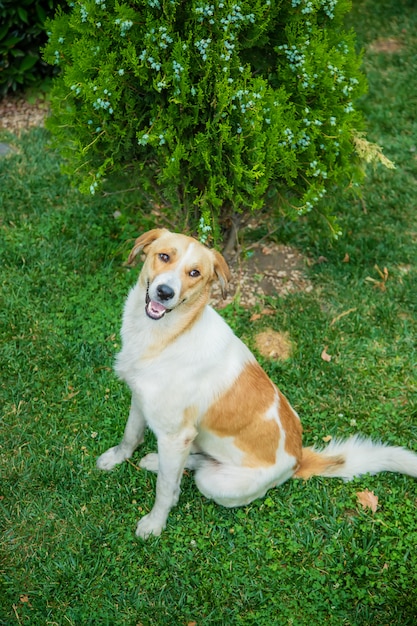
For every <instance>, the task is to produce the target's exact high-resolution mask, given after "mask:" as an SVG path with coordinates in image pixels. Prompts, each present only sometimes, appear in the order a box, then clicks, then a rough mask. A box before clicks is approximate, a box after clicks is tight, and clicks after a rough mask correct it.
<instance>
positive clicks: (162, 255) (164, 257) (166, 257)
mask: <svg viewBox="0 0 417 626" xmlns="http://www.w3.org/2000/svg"><path fill="white" fill-rule="evenodd" d="M158 257H159V258H160V260H161V261H162V262H163V263H168V261H169V254H165V252H160V253H159V254H158Z"/></svg>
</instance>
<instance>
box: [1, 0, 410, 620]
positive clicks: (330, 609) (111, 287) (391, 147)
mask: <svg viewBox="0 0 417 626" xmlns="http://www.w3.org/2000/svg"><path fill="white" fill-rule="evenodd" d="M354 5H355V6H354V12H353V14H352V17H351V19H352V23H353V24H354V26H355V28H356V29H357V32H358V39H359V42H360V44H361V45H362V46H364V48H365V57H364V68H365V70H366V72H367V75H368V78H369V82H370V89H369V94H368V95H367V96H366V98H364V99H363V101H362V102H361V106H362V107H363V109H364V111H365V112H366V116H367V119H368V126H369V132H368V135H369V139H370V140H371V141H375V142H377V143H378V144H380V145H382V146H383V147H384V152H385V154H386V155H387V156H388V157H389V158H390V159H392V160H393V161H395V163H396V166H397V167H396V170H386V169H383V168H378V169H376V170H375V171H370V172H369V175H368V178H367V181H366V184H365V185H364V188H363V197H362V199H361V200H352V199H349V200H348V199H346V198H343V197H342V195H341V196H340V199H337V198H336V202H337V205H338V213H339V221H340V224H341V226H342V228H343V231H344V236H343V237H341V238H340V239H339V240H338V241H336V242H329V241H326V240H324V239H323V238H320V237H319V236H318V235H317V232H316V231H315V230H314V229H313V228H312V227H311V226H309V225H308V224H304V223H298V224H294V225H286V226H285V227H284V226H283V227H282V228H281V230H280V231H279V238H280V240H281V241H285V242H286V243H290V244H291V245H295V246H297V247H298V249H299V250H300V251H301V252H303V253H304V254H305V255H306V256H308V258H309V259H311V264H310V265H309V267H308V268H307V269H306V271H307V272H308V274H309V278H310V280H311V281H312V282H313V284H314V289H313V290H312V291H311V292H309V293H298V294H292V295H289V296H287V297H286V298H271V299H270V300H269V301H268V306H270V307H273V308H274V309H275V311H276V314H275V315H274V316H267V317H265V316H260V317H259V319H257V320H256V321H250V318H251V316H252V314H253V310H245V309H243V308H241V307H240V306H238V305H237V304H232V305H229V306H228V307H227V308H226V309H224V310H223V311H222V315H224V316H225V318H226V319H227V321H228V322H229V323H230V324H231V325H232V327H233V328H234V329H235V331H236V332H237V333H238V334H239V335H240V336H242V337H243V339H244V340H245V341H246V342H247V343H248V345H250V346H251V347H254V335H255V333H256V332H258V331H259V330H262V329H263V328H264V327H266V326H272V327H273V328H274V329H275V330H279V331H286V332H288V334H289V337H290V339H291V342H292V344H293V352H292V356H291V358H290V359H288V360H287V361H285V362H278V361H274V360H268V359H260V360H261V362H262V365H263V366H264V367H265V369H266V370H267V372H268V374H269V375H270V376H271V377H272V378H273V379H274V380H275V381H276V382H277V383H278V384H279V386H280V387H281V389H282V391H283V392H284V393H285V394H286V395H287V396H288V398H289V399H290V400H291V402H292V404H293V405H294V407H295V408H296V409H297V410H298V412H299V413H300V415H301V417H302V421H303V425H304V431H305V435H304V436H305V442H306V444H311V443H315V442H316V443H320V442H321V441H322V439H323V438H327V437H328V436H335V435H342V436H348V435H350V434H353V433H355V432H361V433H364V434H366V435H368V436H371V437H374V438H376V439H379V438H380V439H382V440H384V441H386V442H389V443H391V444H395V445H404V446H406V447H409V448H411V449H414V450H416V451H417V369H416V368H417V341H416V337H417V288H416V287H417V245H416V244H417V211H416V204H417V116H416V107H417V82H416V80H415V68H416V66H417V9H416V6H415V4H414V2H411V1H407V0H378V1H377V0H354ZM0 141H8V142H9V143H12V144H13V146H14V147H15V151H13V152H12V153H10V154H9V155H8V156H6V157H1V158H0V190H1V191H0V203H1V205H0V206H1V222H0V224H1V240H0V246H1V265H0V277H1V285H2V306H1V311H0V316H1V321H2V344H1V350H2V352H1V358H2V378H1V397H2V403H1V404H2V420H1V422H0V428H1V435H0V452H1V456H0V469H1V484H0V510H1V517H0V521H1V526H2V538H1V540H0V541H1V588H0V624H1V625H4V626H6V625H7V626H9V625H14V624H19V625H20V624H22V625H24V624H29V625H47V624H50V625H59V626H65V625H67V624H68V625H73V626H80V625H82V626H87V625H109V626H139V625H143V626H154V625H155V626H159V625H163V626H171V625H172V626H176V625H179V626H182V625H184V626H186V625H190V624H195V625H196V626H205V625H209V624H210V625H225V626H227V625H234V624H236V625H239V624H245V625H254V626H255V625H257V626H259V625H260V626H264V625H265V626H271V625H277V626H281V625H282V626H285V625H290V624H291V625H294V626H311V625H312V624H326V625H331V626H340V625H344V626H347V625H350V626H362V625H363V626H365V625H368V624H377V625H378V626H388V625H392V626H405V625H410V626H411V625H412V624H415V623H416V620H417V598H416V595H415V589H416V585H417V550H416V546H417V530H416V515H417V482H416V480H415V479H412V478H408V477H405V476H399V475H394V474H380V475H378V476H375V477H369V476H366V477H362V478H360V479H355V480H354V481H352V482H350V483H343V482H342V481H340V480H337V479H333V480H330V479H322V478H314V479H311V480H310V481H308V482H303V481H289V482H287V483H286V484H284V485H283V486H281V487H280V488H279V489H275V490H271V491H270V492H269V493H268V494H267V496H266V497H265V498H264V499H263V500H258V501H256V502H254V503H252V504H251V505H250V506H248V507H246V508H241V509H235V510H227V509H224V508H221V507H219V506H217V505H215V504H213V503H212V502H209V501H207V500H205V498H204V497H203V496H201V495H200V494H199V492H198V491H197V489H196V487H195V485H194V483H193V479H192V476H191V475H186V476H184V479H183V485H182V487H183V489H182V495H181V498H180V502H179V504H178V506H177V507H176V508H175V509H174V510H173V511H172V512H171V515H170V517H169V521H168V526H167V529H166V530H165V532H164V533H163V534H162V535H161V537H159V538H151V539H149V540H148V541H147V542H146V543H145V542H142V541H140V540H138V539H137V538H136V537H135V535H134V530H135V526H136V522H137V520H138V518H139V517H140V516H141V515H142V514H143V513H144V512H147V511H148V510H149V509H150V507H151V506H152V503H153V498H154V489H155V477H154V476H153V475H150V474H148V473H146V472H145V471H138V469H137V467H135V465H136V463H137V461H138V459H139V458H140V454H141V453H139V452H138V453H137V454H136V455H135V456H134V458H133V459H132V463H125V464H123V465H122V466H120V467H118V468H117V469H115V470H114V471H113V472H111V473H109V474H105V473H101V472H99V471H98V470H96V468H95V459H96V457H97V456H98V455H99V454H100V453H101V452H103V451H104V450H106V449H107V447H109V446H110V445H113V444H114V443H116V442H117V440H118V438H119V437H120V436H121V434H122V431H123V427H124V423H125V420H126V416H127V412H128V407H129V394H128V391H127V389H126V388H125V387H124V386H123V385H122V384H121V383H120V382H118V381H117V379H116V378H115V376H114V374H113V372H112V363H113V359H114V355H115V353H116V352H117V350H118V348H119V346H120V340H119V335H118V332H119V328H120V317H121V310H122V306H123V301H124V298H125V296H126V294H127V291H128V289H129V287H130V286H131V285H132V284H133V283H134V281H135V280H136V277H137V271H129V270H127V269H126V268H125V267H123V261H124V260H125V259H126V257H127V252H128V249H129V245H130V244H129V240H131V239H132V238H133V237H135V236H136V235H137V234H138V233H140V232H142V231H143V230H145V229H147V228H148V227H150V226H151V225H152V224H153V220H154V217H153V216H152V215H144V216H141V215H140V214H137V218H136V221H134V220H132V217H131V216H132V214H133V209H134V204H135V202H136V201H137V198H132V197H131V196H127V195H123V194H115V195H107V196H106V197H104V198H103V197H94V198H86V197H84V196H81V195H80V194H79V193H78V192H77V191H75V190H74V189H73V188H71V186H70V185H69V183H68V180H67V179H66V178H65V177H63V176H62V175H61V173H60V164H59V159H58V158H57V155H56V154H54V153H53V152H52V151H51V150H50V148H49V146H48V136H47V134H46V133H45V131H43V130H42V129H37V130H33V131H31V132H30V133H27V134H24V135H22V137H21V138H17V137H14V136H11V135H6V134H3V135H0ZM377 268H379V269H377ZM385 268H386V269H385ZM324 348H326V351H327V353H328V354H329V355H331V357H332V358H331V360H330V361H326V360H323V358H321V354H322V351H323V349H324ZM154 446H155V442H154V439H153V437H152V436H151V435H150V434H149V435H148V436H147V438H146V441H145V444H144V452H147V451H150V450H152V449H153V448H154ZM365 490H369V491H372V492H373V493H374V494H375V495H376V496H377V498H378V508H377V510H376V512H374V513H373V512H372V511H371V509H369V508H366V509H365V508H363V507H362V506H361V504H360V503H359V501H358V497H357V493H358V492H363V491H365Z"/></svg>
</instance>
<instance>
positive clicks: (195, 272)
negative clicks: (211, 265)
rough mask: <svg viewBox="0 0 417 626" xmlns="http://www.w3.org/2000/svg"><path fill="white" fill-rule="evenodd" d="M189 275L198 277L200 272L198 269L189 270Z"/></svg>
mask: <svg viewBox="0 0 417 626" xmlns="http://www.w3.org/2000/svg"><path fill="white" fill-rule="evenodd" d="M190 276H191V278H198V277H199V276H200V272H199V271H198V270H191V272H190Z"/></svg>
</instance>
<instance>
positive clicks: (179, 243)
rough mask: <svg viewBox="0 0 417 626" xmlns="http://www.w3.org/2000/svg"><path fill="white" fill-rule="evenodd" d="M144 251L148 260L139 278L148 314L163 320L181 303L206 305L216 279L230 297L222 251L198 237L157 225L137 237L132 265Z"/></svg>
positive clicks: (131, 259) (228, 273) (223, 292)
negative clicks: (144, 291) (172, 231)
mask: <svg viewBox="0 0 417 626" xmlns="http://www.w3.org/2000/svg"><path fill="white" fill-rule="evenodd" d="M141 251H143V253H144V254H145V256H146V259H145V263H144V265H143V268H142V271H141V274H140V279H139V280H140V281H141V283H142V285H143V286H144V287H145V288H146V302H145V311H146V314H147V315H148V317H150V318H152V319H154V320H160V319H162V317H164V315H165V314H166V313H168V312H170V311H173V310H174V309H176V308H177V307H179V306H181V305H184V306H191V305H193V304H195V303H197V302H201V303H204V304H205V303H206V302H207V300H208V296H209V293H210V287H211V284H212V283H213V281H214V280H216V279H218V280H219V282H220V285H221V289H222V295H223V297H224V298H225V297H226V287H227V282H228V280H229V278H230V271H229V268H228V265H227V263H226V261H225V260H224V258H223V257H222V255H221V254H220V253H219V252H217V251H216V250H211V249H209V248H207V247H206V246H204V245H203V244H201V243H200V242H199V241H197V240H196V239H193V238H192V237H188V236H186V235H180V234H178V233H171V232H170V231H169V230H166V229H165V228H156V229H154V230H150V231H148V232H147V233H144V234H143V235H141V236H140V237H138V239H136V241H135V245H134V246H133V248H132V251H131V252H130V255H129V258H128V264H132V263H133V262H134V261H135V258H136V256H137V255H138V254H139V252H141Z"/></svg>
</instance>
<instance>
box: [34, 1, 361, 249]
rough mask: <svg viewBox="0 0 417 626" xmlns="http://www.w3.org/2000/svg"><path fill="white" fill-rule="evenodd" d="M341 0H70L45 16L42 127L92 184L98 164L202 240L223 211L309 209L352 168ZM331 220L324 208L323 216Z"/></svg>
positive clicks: (349, 45) (355, 66)
mask: <svg viewBox="0 0 417 626" xmlns="http://www.w3.org/2000/svg"><path fill="white" fill-rule="evenodd" d="M349 8H350V1H349V0H242V1H241V2H237V0H223V1H222V2H214V0H213V1H212V0H189V1H188V2H183V1H182V0H129V1H121V2H117V1H115V0H82V1H79V2H76V3H75V4H74V3H73V8H72V10H71V12H70V13H69V14H64V13H63V12H60V13H59V14H58V15H57V16H56V18H55V19H54V20H53V21H51V22H50V23H49V25H48V28H49V30H50V39H49V42H48V44H47V46H46V49H45V58H46V59H47V60H48V62H49V63H51V64H54V65H57V66H59V67H60V68H61V73H60V76H59V77H58V79H57V80H56V83H55V86H54V89H53V92H52V115H51V117H50V119H49V122H48V126H49V128H50V129H51V131H52V133H53V136H54V138H55V142H56V144H57V145H58V146H59V147H60V149H61V151H62V153H63V155H64V156H65V158H66V166H65V168H66V171H67V172H70V173H71V175H73V176H74V178H75V179H76V180H78V181H79V183H80V187H81V189H82V190H83V191H86V192H90V193H95V192H96V191H97V190H98V189H99V187H100V186H101V184H102V182H103V180H104V179H105V178H106V177H108V176H109V175H110V174H111V173H116V172H119V173H120V172H121V171H122V172H124V173H127V174H128V176H129V179H128V180H129V181H130V186H131V181H132V180H134V181H135V184H136V185H137V186H138V187H140V188H142V189H145V190H147V191H148V193H151V195H155V197H156V196H157V195H158V194H160V195H161V196H162V197H163V199H164V200H165V201H166V202H167V203H168V204H169V205H170V207H171V211H172V210H173V209H174V210H175V211H176V217H177V221H178V226H181V227H188V228H189V229H191V230H195V229H197V230H199V234H200V236H202V238H203V239H207V237H208V236H212V235H216V234H218V232H219V226H220V227H228V226H230V223H231V221H232V220H233V218H234V216H235V215H238V214H243V215H247V214H249V213H250V212H252V211H255V210H259V209H261V208H262V207H263V206H264V205H265V204H266V205H267V206H268V210H272V209H274V208H276V207H279V209H280V211H282V212H284V213H285V214H286V215H289V216H291V217H293V216H297V215H300V214H304V213H306V212H309V211H311V210H312V209H313V207H320V206H321V210H322V211H324V213H326V211H327V213H328V212H329V208H328V207H326V204H325V203H324V202H321V199H322V197H323V196H324V195H325V194H326V192H327V191H328V190H331V189H332V187H334V186H339V187H340V186H342V185H343V186H352V184H357V182H358V181H359V180H360V176H361V168H360V167H359V162H358V159H357V158H356V156H355V148H354V136H355V133H356V130H357V129H359V130H360V129H361V128H362V126H363V120H362V116H361V114H360V113H359V112H358V110H357V109H356V107H355V100H356V99H357V98H358V97H359V96H360V95H361V94H363V93H364V89H365V80H364V77H363V75H362V73H361V71H360V63H361V59H360V56H359V55H358V54H357V53H356V52H355V38H354V34H353V32H351V31H347V30H346V29H345V28H344V26H343V19H344V17H345V15H346V12H347V11H348V10H349ZM328 218H329V219H331V215H328Z"/></svg>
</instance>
